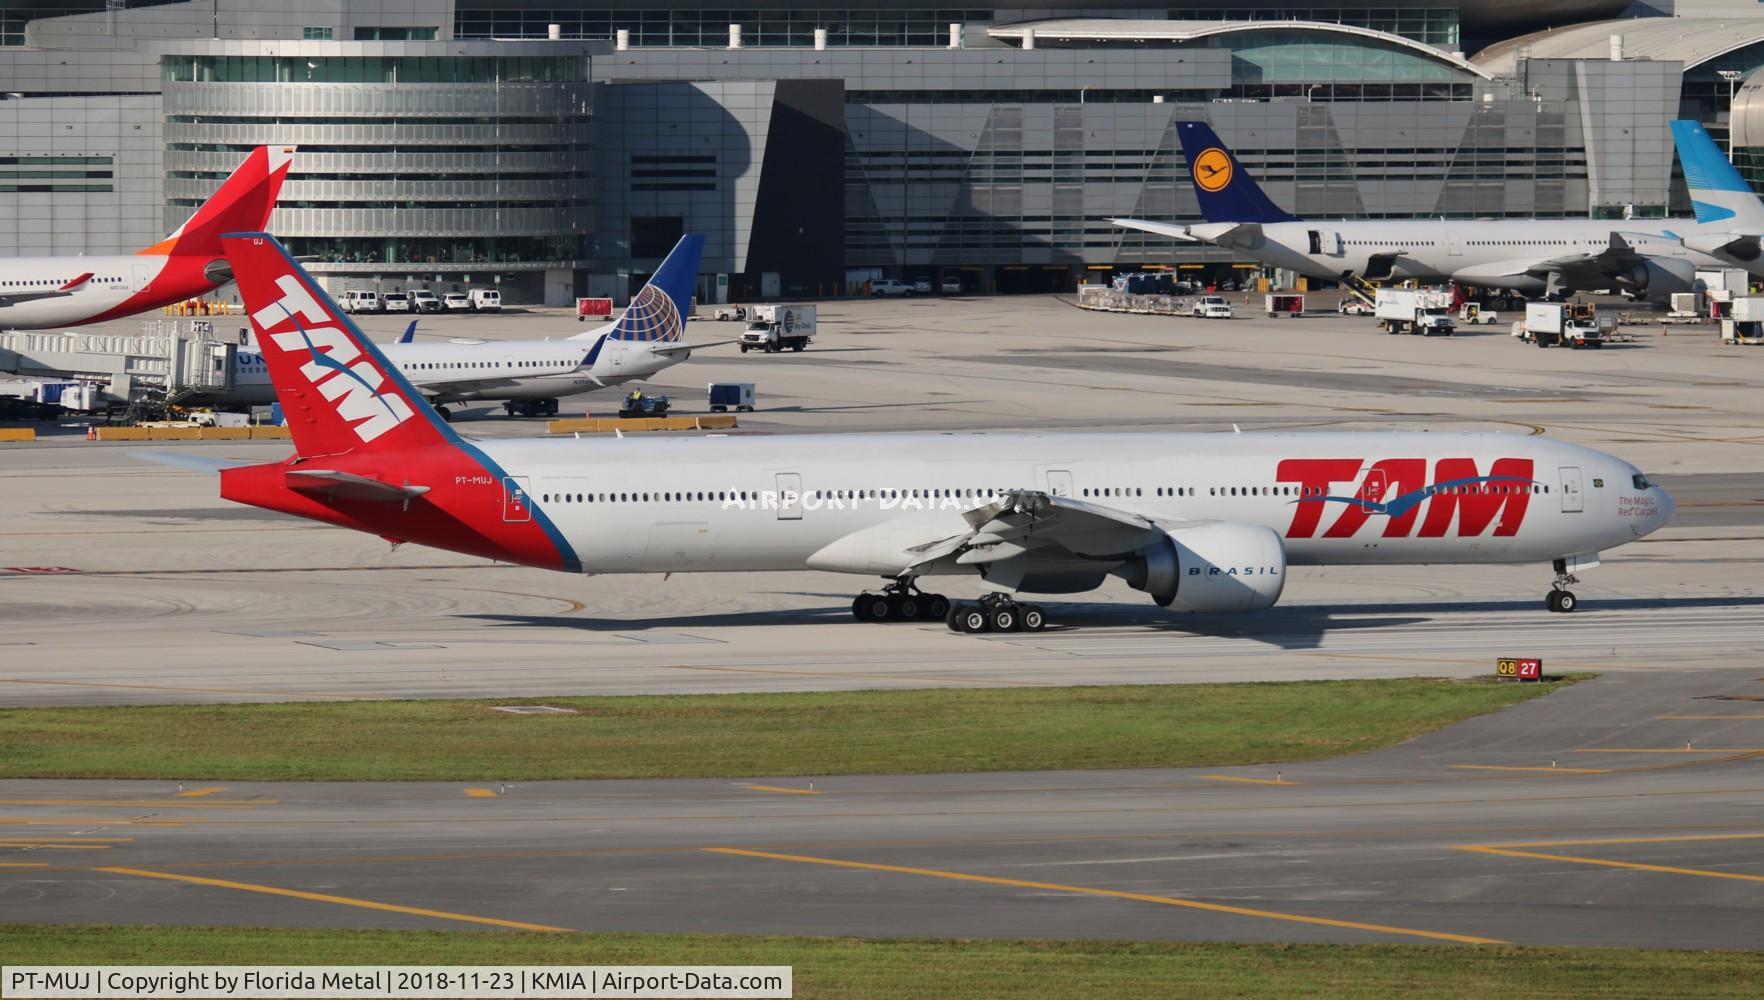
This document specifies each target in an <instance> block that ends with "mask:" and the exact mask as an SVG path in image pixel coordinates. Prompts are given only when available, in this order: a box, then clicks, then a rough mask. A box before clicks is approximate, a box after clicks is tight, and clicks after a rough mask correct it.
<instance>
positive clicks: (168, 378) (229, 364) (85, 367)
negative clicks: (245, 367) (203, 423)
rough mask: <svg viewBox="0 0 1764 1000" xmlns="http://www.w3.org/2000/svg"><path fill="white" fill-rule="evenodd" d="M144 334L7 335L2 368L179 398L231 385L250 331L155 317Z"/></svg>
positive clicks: (110, 398) (128, 397) (113, 396)
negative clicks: (244, 341)
mask: <svg viewBox="0 0 1764 1000" xmlns="http://www.w3.org/2000/svg"><path fill="white" fill-rule="evenodd" d="M141 327H142V332H141V333H140V334H139V335H138V336H128V335H122V334H113V333H87V332H82V331H79V330H68V331H64V332H61V333H51V332H47V331H17V332H0V372H7V373H11V374H14V375H20V376H26V377H34V378H36V377H49V378H62V379H79V380H81V381H87V382H101V383H103V384H104V396H105V400H106V401H107V402H118V403H127V402H130V401H132V400H135V399H139V398H142V397H144V396H148V395H155V396H158V395H160V394H162V393H163V396H162V397H161V398H164V399H165V400H167V401H174V402H175V401H176V400H178V399H180V398H183V397H185V396H189V395H194V394H197V393H201V392H213V391H215V390H226V389H231V388H232V386H233V372H234V362H235V357H234V356H235V354H236V353H237V351H238V349H239V345H240V344H241V343H242V342H243V338H244V337H245V336H246V334H245V333H244V332H243V331H239V330H225V331H223V330H221V329H218V328H217V327H216V321H215V320H213V319H150V320H146V321H145V322H143V323H142V324H141Z"/></svg>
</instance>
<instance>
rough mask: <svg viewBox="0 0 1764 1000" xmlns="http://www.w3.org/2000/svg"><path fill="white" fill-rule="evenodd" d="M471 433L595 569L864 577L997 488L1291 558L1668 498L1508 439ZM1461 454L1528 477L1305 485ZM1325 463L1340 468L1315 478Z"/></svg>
mask: <svg viewBox="0 0 1764 1000" xmlns="http://www.w3.org/2000/svg"><path fill="white" fill-rule="evenodd" d="M477 447H478V448H480V449H481V450H482V451H483V452H484V453H486V454H487V455H488V456H489V457H491V458H492V459H493V460H494V461H495V462H496V463H497V464H498V465H500V466H501V468H502V471H503V472H505V473H506V474H507V475H508V476H509V477H511V478H512V479H513V480H515V482H516V483H518V484H519V485H520V486H521V487H522V488H523V489H524V490H525V492H526V494H527V496H528V498H529V502H530V503H531V504H532V506H533V507H534V509H535V510H537V511H539V512H542V513H543V515H544V516H545V517H546V518H548V519H549V520H550V521H551V522H552V524H553V525H554V526H555V527H556V529H557V531H558V532H559V533H560V534H561V535H562V537H563V539H564V540H565V541H567V544H568V545H569V546H570V547H571V548H572V549H573V550H574V553H573V557H574V558H575V559H577V560H579V561H580V563H581V565H582V567H583V569H584V571H586V572H592V573H622V572H670V571H736V570H740V571H749V570H800V569H804V568H815V569H827V570H836V571H846V572H868V571H871V570H870V569H867V568H866V567H872V566H873V565H874V563H873V562H866V561H865V560H866V558H868V556H866V555H865V552H864V551H857V550H854V549H853V548H852V543H851V536H853V535H854V533H858V532H866V534H865V535H863V536H861V537H862V538H865V539H872V540H873V541H874V545H873V546H872V548H873V549H874V551H876V552H887V551H890V550H891V549H892V548H894V547H899V548H905V547H908V546H912V545H922V544H926V543H931V542H935V541H937V540H940V539H944V538H947V537H949V536H952V535H959V534H961V533H962V532H964V531H967V530H968V529H969V526H968V525H967V523H966V522H965V521H964V520H963V518H962V511H963V510H967V509H972V508H977V507H981V506H984V505H986V504H987V503H988V502H989V497H991V496H992V495H994V494H996V493H997V492H998V491H1004V490H1038V491H1046V492H1049V493H1055V494H1059V495H1065V496H1073V497H1076V498H1078V499H1081V500H1084V501H1087V502H1089V503H1092V504H1096V505H1101V506H1105V507H1108V508H1111V509H1114V510H1119V511H1125V512H1130V513H1134V514H1140V515H1144V516H1145V517H1148V518H1152V519H1154V520H1156V521H1158V522H1159V523H1160V524H1165V523H1167V524H1168V525H1170V526H1172V527H1179V526H1180V525H1181V524H1183V523H1185V522H1196V521H1224V522H1235V523H1248V524H1254V525H1265V526H1267V527H1269V528H1272V529H1273V530H1274V531H1276V532H1277V533H1278V534H1279V535H1280V536H1281V538H1282V539H1283V544H1284V545H1285V547H1286V558H1287V561H1288V562H1290V563H1294V564H1355V563H1411V564H1414V563H1515V562H1537V561H1547V560H1551V559H1556V558H1561V557H1565V556H1569V555H1577V554H1583V553H1594V552H1598V551H1599V550H1602V549H1606V548H1611V547H1613V546H1617V545H1621V544H1623V543H1625V542H1629V541H1633V540H1635V539H1637V538H1640V537H1642V536H1643V535H1646V534H1648V533H1649V532H1651V531H1654V530H1655V529H1657V528H1659V527H1661V526H1662V525H1664V524H1665V523H1666V522H1667V521H1669V520H1670V519H1671V516H1672V511H1673V505H1672V500H1671V498H1670V497H1668V496H1667V495H1666V494H1665V493H1664V492H1662V491H1661V490H1659V489H1658V488H1657V487H1653V486H1652V485H1649V484H1646V483H1645V482H1642V481H1639V480H1638V479H1637V478H1636V477H1637V476H1639V473H1638V471H1637V470H1636V469H1635V468H1634V467H1633V466H1631V465H1630V464H1628V463H1627V462H1624V461H1622V460H1620V459H1617V458H1614V457H1612V456H1609V455H1605V454H1602V453H1600V452H1596V451H1592V450H1590V449H1587V448H1581V447H1578V446H1575V445H1569V444H1564V443H1560V442H1555V441H1550V440H1546V439H1540V438H1536V437H1519V436H1514V435H1506V434H1465V433H1446V434H1432V433H1425V434H1424V433H1402V432H1392V433H1298V434H1263V433H1248V434H1189V433H1181V434H955V435H948V434H875V435H844V434H841V435H805V436H790V437H720V436H712V437H707V438H696V439H668V440H656V439H653V438H646V439H644V440H641V441H638V440H635V439H623V440H609V439H595V440H590V439H582V440H571V439H540V440H520V441H481V442H478V443H477ZM1442 460H1443V461H1444V462H1446V463H1447V464H1446V465H1443V466H1442V465H1441V464H1440V463H1441V462H1442ZM1466 463H1467V464H1466ZM1466 467H1473V468H1474V470H1475V472H1476V473H1477V474H1479V475H1490V474H1499V473H1507V474H1511V473H1512V472H1513V471H1514V470H1516V469H1520V468H1526V469H1529V470H1530V476H1529V485H1527V486H1524V487H1520V486H1516V485H1510V484H1482V485H1481V486H1479V487H1477V488H1478V489H1483V490H1489V491H1493V490H1496V489H1500V490H1511V491H1512V492H1505V493H1499V494H1496V493H1493V492H1489V493H1482V494H1479V495H1474V496H1467V495H1453V496H1446V495H1443V494H1440V495H1430V496H1427V498H1426V499H1425V500H1422V501H1420V502H1419V503H1416V504H1414V505H1412V507H1411V511H1412V512H1411V513H1410V514H1409V515H1408V516H1407V517H1406V518H1404V517H1397V516H1392V515H1386V514H1382V513H1371V514H1367V513H1365V511H1364V508H1363V505H1361V504H1358V503H1353V502H1344V501H1340V500H1321V499H1318V500H1305V501H1301V500H1300V495H1301V493H1302V492H1304V491H1306V490H1307V489H1311V488H1315V491H1316V492H1326V493H1327V494H1330V495H1333V496H1337V497H1348V498H1352V497H1355V496H1356V495H1358V496H1363V497H1367V498H1371V499H1376V498H1379V497H1382V498H1383V499H1384V500H1386V501H1389V500H1392V499H1394V498H1395V497H1397V496H1400V495H1402V494H1405V493H1411V492H1413V491H1414V490H1417V489H1421V490H1425V489H1428V488H1429V487H1431V486H1434V485H1436V484H1437V483H1439V482H1443V481H1445V480H1446V479H1447V478H1449V477H1451V476H1452V475H1454V474H1456V473H1461V472H1462V471H1463V470H1464V469H1465V468H1466ZM1323 468H1327V469H1328V470H1330V471H1328V472H1326V473H1322V475H1325V476H1334V477H1335V478H1333V479H1329V480H1328V481H1326V482H1325V481H1319V480H1318V479H1317V476H1318V475H1319V474H1320V473H1318V471H1317V470H1318V469H1323ZM1423 480H1424V481H1423ZM1374 482H1376V483H1377V485H1372V484H1373V483H1374ZM1521 489H1523V490H1524V491H1525V494H1524V495H1522V496H1521V495H1516V494H1517V492H1518V491H1519V490H1521ZM743 494H745V495H746V499H742V495H743ZM793 495H795V496H796V499H795V501H794V502H792V501H791V499H790V498H791V497H792V496H793ZM768 498H769V499H768ZM1301 508H1305V509H1307V510H1309V511H1311V513H1308V514H1301V513H1300V509H1301ZM1344 519H1345V520H1344ZM866 529H868V530H867V531H866ZM1466 532H1468V533H1466ZM835 543H839V544H835ZM866 551H868V550H866Z"/></svg>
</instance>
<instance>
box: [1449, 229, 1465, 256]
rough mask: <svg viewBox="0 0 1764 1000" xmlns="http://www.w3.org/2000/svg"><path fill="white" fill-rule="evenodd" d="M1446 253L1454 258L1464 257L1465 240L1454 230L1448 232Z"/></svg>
mask: <svg viewBox="0 0 1764 1000" xmlns="http://www.w3.org/2000/svg"><path fill="white" fill-rule="evenodd" d="M1446 253H1448V254H1450V255H1451V256H1453V257H1462V256H1464V238H1463V237H1462V236H1460V235H1458V233H1457V232H1456V231H1454V230H1450V229H1448V230H1446Z"/></svg>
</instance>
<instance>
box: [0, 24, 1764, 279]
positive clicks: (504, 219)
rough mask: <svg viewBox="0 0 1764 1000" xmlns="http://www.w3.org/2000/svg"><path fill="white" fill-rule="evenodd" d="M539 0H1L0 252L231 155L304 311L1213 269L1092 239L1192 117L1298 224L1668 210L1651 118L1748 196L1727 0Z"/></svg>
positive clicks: (215, 176) (43, 239)
mask: <svg viewBox="0 0 1764 1000" xmlns="http://www.w3.org/2000/svg"><path fill="white" fill-rule="evenodd" d="M549 2H550V3H552V4H553V5H552V6H533V5H529V4H527V3H521V2H515V0H452V2H449V0H398V2H397V3H393V2H391V0H367V2H360V3H355V2H352V3H347V4H340V3H336V2H334V0H289V2H287V3H284V4H280V5H277V7H276V8H275V9H273V10H265V9H257V7H256V5H252V7H251V8H249V9H248V8H247V7H246V6H244V5H240V4H237V3H227V4H215V3H209V2H172V3H162V2H143V0H108V2H106V0H95V2H93V0H45V2H38V0H0V213H4V214H6V215H9V216H11V217H12V218H14V219H16V220H18V224H17V225H15V226H8V227H0V255H15V254H49V253H81V252H85V253H108V252H126V251H129V250H133V249H136V248H139V247H144V246H147V245H149V244H151V243H153V242H154V241H156V240H157V239H159V237H160V236H162V235H163V234H164V232H166V231H168V230H169V229H170V228H172V227H174V226H176V225H177V224H178V223H179V222H181V221H182V220H183V219H184V217H185V216H187V215H188V213H189V212H190V210H191V208H192V207H193V206H194V205H195V204H197V203H199V202H200V201H201V199H202V198H203V197H205V196H206V195H207V194H208V193H209V192H210V191H212V190H213V188H214V187H215V186H216V185H218V183H219V181H220V179H221V178H222V177H223V176H224V175H225V174H226V173H227V171H229V170H230V169H231V168H232V167H233V166H234V165H235V164H236V163H237V162H238V160H239V159H241V158H242V157H243V155H244V153H245V152H246V151H247V150H249V149H250V148H251V147H252V146H254V145H257V144H261V143H277V144H298V145H299V146H300V147H301V151H300V154H299V157H298V158H297V160H296V161H295V166H294V171H293V173H292V174H291V175H290V178H289V182H288V184H287V186H286V187H285V188H284V190H283V194H282V202H281V206H280V208H279V209H278V210H277V212H276V214H275V216H274V219H273V221H272V229H273V230H274V231H275V232H276V233H277V235H279V236H281V237H282V238H283V239H284V240H285V241H286V242H287V243H288V244H289V245H290V247H291V248H292V249H293V251H294V252H295V253H297V254H300V255H302V256H304V257H307V258H309V259H310V260H312V262H313V263H311V264H310V265H309V266H310V267H311V268H312V269H313V270H314V271H315V272H317V273H319V274H320V275H322V276H323V277H324V279H325V280H326V281H327V282H329V283H330V284H331V285H332V286H333V288H345V287H357V286H360V285H363V284H366V285H368V286H370V287H371V286H374V285H378V286H380V287H382V288H391V289H398V288H403V287H408V286H428V287H432V288H435V289H436V290H438V291H451V290H455V289H457V288H461V287H465V286H485V285H490V284H495V285H497V286H499V287H501V288H502V290H503V293H504V296H505V298H506V299H508V300H509V301H513V302H547V303H552V304H562V303H566V302H568V301H569V300H570V299H571V297H572V296H575V295H589V294H595V295H612V296H615V297H622V296H623V295H625V294H627V293H628V292H629V291H630V290H631V289H632V288H634V287H635V286H636V284H637V283H640V282H641V280H642V278H643V277H644V276H645V275H646V274H647V273H648V271H649V270H650V269H652V268H653V267H654V266H655V264H656V263H657V262H658V261H659V260H660V258H661V257H662V256H663V255H664V254H665V253H666V252H667V250H668V249H669V247H671V246H672V244H673V242H674V240H675V239H676V238H677V237H678V236H679V235H680V234H681V233H682V232H686V231H697V232H704V233H706V234H707V236H708V242H707V245H706V249H705V258H704V264H703V271H704V273H703V275H702V277H701V289H700V291H701V300H704V301H711V300H724V299H744V298H750V297H756V296H780V295H782V296H812V295H817V294H835V293H837V292H840V291H843V290H845V289H847V288H849V287H850V286H851V285H852V284H853V283H855V282H859V281H862V280H865V279H867V278H870V277H883V276H886V277H896V278H905V279H912V278H918V277H926V278H929V279H931V280H932V281H933V282H939V281H941V279H943V278H947V277H950V276H955V277H957V278H959V279H960V281H961V282H962V284H963V286H964V288H965V289H966V290H969V291H976V292H981V291H984V292H994V291H996V292H1012V291H1053V290H1065V289H1070V288H1072V287H1073V286H1074V285H1075V284H1077V283H1079V282H1080V281H1082V280H1084V279H1085V278H1086V277H1087V276H1097V275H1103V274H1106V273H1107V272H1108V271H1110V270H1111V269H1115V268H1136V267H1139V266H1141V265H1143V264H1146V263H1165V264H1171V265H1175V266H1181V267H1187V268H1191V269H1201V270H1209V271H1210V272H1211V273H1214V274H1218V273H1220V272H1222V271H1227V270H1229V269H1230V268H1232V267H1233V266H1234V264H1235V263H1236V262H1235V261H1233V260H1232V259H1231V257H1230V255H1229V254H1228V253H1227V252H1225V251H1221V250H1218V249H1211V248H1199V247H1181V246H1177V245H1174V244H1172V243H1170V242H1169V241H1167V240H1162V239H1159V238H1157V237H1152V236H1147V235H1145V234H1141V233H1135V232H1130V231H1126V230H1122V229H1119V228H1118V227H1115V226H1113V225H1111V224H1110V223H1109V222H1108V219H1110V218H1111V217H1115V216H1137V217H1142V218H1151V219H1165V220H1192V219H1198V217H1199V213H1198V208H1197V205H1196V202H1195V198H1194V196H1193V193H1192V191H1191V189H1190V187H1189V183H1188V179H1187V171H1186V165H1185V163H1184V161H1183V157H1182V154H1181V150H1180V146H1179V144H1178V143H1177V141H1176V137H1175V131H1174V128H1173V123H1174V122H1176V121H1179V120H1185V119H1194V118H1204V119H1206V120H1208V121H1209V122H1211V123H1212V125H1213V126H1214V128H1215V129H1216V130H1217V131H1218V132H1219V134H1220V135H1221V136H1223V137H1224V139H1225V140H1226V141H1227V142H1228V143H1230V144H1231V145H1232V146H1233V148H1234V149H1235V150H1236V152H1237V153H1238V155H1239V157H1240V158H1241V160H1242V162H1243V163H1244V165H1245V167H1246V168H1247V169H1248V170H1250V171H1251V172H1252V173H1253V174H1254V175H1255V176H1256V177H1257V179H1258V180H1259V181H1260V182H1261V183H1262V184H1263V186H1264V187H1265V188H1267V190H1268V192H1269V193H1270V195H1271V196H1272V197H1273V198H1274V199H1275V200H1276V201H1277V202H1279V203H1280V204H1281V205H1283V206H1284V207H1286V208H1288V209H1289V210H1291V211H1293V212H1295V213H1297V214H1299V215H1301V216H1320V217H1351V218H1427V217H1434V216H1441V217H1489V216H1511V217H1526V216H1585V215H1589V214H1590V215H1594V216H1598V217H1604V218H1621V217H1623V216H1625V215H1631V214H1632V215H1636V216H1660V215H1665V214H1668V213H1669V212H1673V211H1674V210H1676V211H1678V212H1688V200H1687V199H1686V198H1685V196H1684V194H1683V189H1682V181H1679V182H1676V186H1675V181H1674V173H1675V164H1674V156H1673V149H1672V143H1671V138H1670V136H1669V134H1668V130H1667V124H1666V123H1667V122H1668V121H1669V120H1671V119H1673V118H1677V117H1690V118H1696V119H1699V120H1701V121H1703V122H1705V123H1706V124H1708V125H1709V126H1710V128H1711V131H1712V132H1713V133H1714V134H1715V135H1716V136H1717V138H1718V139H1719V138H1723V137H1726V136H1728V134H1729V133H1728V119H1729V105H1730V101H1731V103H1733V105H1734V106H1735V109H1736V111H1737V112H1738V113H1737V114H1736V120H1737V124H1736V127H1735V128H1734V130H1733V139H1734V141H1735V142H1736V143H1737V148H1736V152H1735V159H1736V161H1738V162H1740V163H1741V164H1742V167H1743V168H1745V167H1746V166H1747V164H1749V163H1759V164H1764V127H1760V126H1758V125H1756V124H1755V123H1754V124H1753V125H1752V127H1751V129H1750V133H1749V136H1748V133H1747V130H1746V122H1747V114H1746V113H1745V112H1744V111H1743V109H1744V108H1746V107H1747V106H1748V102H1753V103H1756V104H1758V105H1759V109H1760V110H1754V111H1752V112H1751V114H1752V115H1753V116H1755V117H1756V118H1757V119H1758V120H1764V87H1761V86H1760V85H1759V84H1758V83H1757V82H1755V81H1750V80H1747V79H1746V77H1748V76H1750V75H1751V74H1752V73H1753V72H1754V71H1755V70H1757V69H1758V68H1759V67H1760V66H1764V13H1760V12H1759V11H1758V10H1757V9H1756V8H1757V5H1756V4H1755V3H1751V2H1746V0H1656V2H1653V3H1651V4H1634V5H1630V4H1627V3H1626V0H1590V2H1589V0H1579V2H1575V0H1532V2H1527V3H1519V2H1517V0H1418V2H1413V3H1399V2H1391V0H1360V3H1358V4H1357V5H1355V6H1333V5H1317V6H1310V5H1298V6H1293V5H1291V4H1286V3H1279V2H1276V0H1215V2H1213V3H1211V4H1210V5H1196V6H1188V7H1177V6H1168V7H1155V8H1154V7H1122V6H1118V5H1116V4H1114V3H1109V4H1104V3H1101V2H1097V0H1066V2H1064V3H1060V4H1058V5H1054V6H1048V7H1040V8H1005V7H952V6H947V5H942V4H946V3H947V0H941V3H940V2H939V0H925V2H908V3H898V2H890V3H879V2H871V3H868V4H867V5H866V4H858V3H847V4H837V5H835V4H824V5H822V6H818V7H817V6H802V5H801V0H797V2H795V3H785V2H762V0H755V2H754V3H750V4H749V5H748V6H746V7H743V8H740V9H730V8H723V7H717V8H712V7H708V6H705V5H702V4H697V3H687V2H684V0H576V2H573V3H571V2H567V0H549ZM1736 93H1738V94H1739V96H1738V97H1736V96H1735V94H1736ZM1754 176H1755V177H1756V178H1757V179H1759V180H1764V167H1760V168H1758V169H1757V171H1756V173H1755V174H1754Z"/></svg>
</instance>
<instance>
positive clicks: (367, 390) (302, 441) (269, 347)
mask: <svg viewBox="0 0 1764 1000" xmlns="http://www.w3.org/2000/svg"><path fill="white" fill-rule="evenodd" d="M220 244H221V249H222V250H223V251H224V252H225V253H226V255H227V261H228V262H229V263H230V264H231V265H232V269H233V275H234V279H235V280H236V281H238V283H239V295H240V298H241V299H242V300H243V301H244V304H245V314H246V315H247V316H249V317H250V318H251V329H252V332H253V333H254V334H255V337H256V343H257V346H258V349H259V350H260V351H261V352H262V353H263V358H264V363H265V365H266V366H267V367H268V369H269V377H270V384H271V385H273V386H274V387H275V390H276V399H277V400H278V401H280V402H281V404H282V412H283V413H284V414H285V415H286V417H287V421H288V432H289V435H290V436H291V437H292V438H293V440H294V452H295V454H296V455H299V456H301V457H302V458H312V457H317V456H321V455H341V454H345V453H349V452H354V453H365V452H373V451H380V450H397V449H405V448H417V447H423V446H427V445H435V444H454V445H457V444H459V443H460V440H459V437H458V435H456V434H454V433H453V431H452V430H451V429H449V428H448V427H447V425H446V424H445V423H443V422H442V421H441V418H440V417H439V416H438V415H437V414H436V413H435V411H434V410H433V409H431V408H430V407H429V404H428V402H427V401H426V400H425V399H423V397H422V394H421V393H419V392H418V391H417V390H416V387H414V386H412V385H411V384H410V382H409V381H408V380H406V379H405V377H404V375H403V374H402V373H401V372H400V371H399V370H398V367H397V366H396V365H394V364H393V363H392V362H391V361H389V360H387V358H386V356H385V355H384V354H382V353H380V350H379V348H377V347H375V346H374V342H373V341H372V340H369V339H368V338H367V336H366V335H364V334H363V333H362V332H361V329H360V328H359V327H357V326H356V325H355V323H354V322H353V321H352V320H350V318H349V316H348V315H347V314H345V313H344V312H343V310H341V309H339V308H337V304H336V303H335V302H333V301H331V297H330V296H329V295H326V294H325V292H324V290H323V289H321V288H320V287H319V286H318V284H317V283H316V282H314V281H313V280H312V277H311V276H310V275H308V274H307V273H306V271H305V270H304V269H302V268H301V266H300V265H299V264H296V263H295V262H294V258H292V257H290V256H288V251H287V250H285V249H283V248H282V245H281V244H280V243H278V242H276V238H275V237H274V236H271V235H269V234H268V233H229V234H227V235H225V236H223V237H221V238H220Z"/></svg>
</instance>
